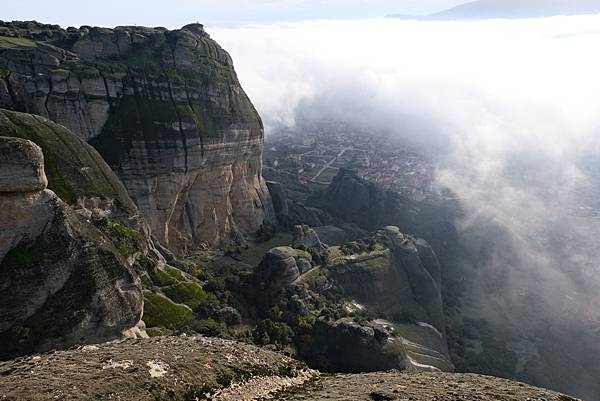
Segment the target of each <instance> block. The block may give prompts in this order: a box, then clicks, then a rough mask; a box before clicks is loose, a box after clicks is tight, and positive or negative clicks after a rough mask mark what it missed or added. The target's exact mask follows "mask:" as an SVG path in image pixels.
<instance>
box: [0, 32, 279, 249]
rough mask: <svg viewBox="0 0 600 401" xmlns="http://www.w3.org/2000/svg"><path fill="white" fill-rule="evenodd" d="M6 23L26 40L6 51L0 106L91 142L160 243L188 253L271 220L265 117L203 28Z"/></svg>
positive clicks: (0, 70) (1, 61) (0, 63)
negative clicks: (264, 155) (264, 158)
mask: <svg viewBox="0 0 600 401" xmlns="http://www.w3.org/2000/svg"><path fill="white" fill-rule="evenodd" d="M0 28H1V29H2V31H3V32H4V33H3V34H5V35H10V36H19V37H20V41H19V42H18V43H19V45H16V46H11V47H9V48H4V49H0V52H1V54H0V107H4V108H9V109H14V110H20V111H26V112H30V113H34V114H39V115H42V116H46V117H48V118H49V119H51V120H53V121H55V122H58V123H60V124H62V125H64V126H66V127H67V128H69V129H71V130H72V131H73V132H75V133H76V134H77V135H79V136H80V137H81V138H83V139H85V140H87V141H89V142H90V143H91V144H92V145H93V146H94V147H96V148H97V149H98V150H99V151H100V153H101V154H102V156H103V157H104V158H105V159H106V161H107V162H108V163H109V165H110V166H111V167H112V168H113V170H114V171H115V172H116V173H117V175H118V176H119V178H120V179H121V180H122V182H123V183H124V185H125V187H126V188H127V190H128V191H129V194H130V195H131V197H132V198H133V200H134V201H135V202H136V204H137V205H138V207H139V209H140V211H141V212H142V213H143V214H144V216H145V217H146V219H147V221H148V223H149V225H150V227H151V228H152V231H153V235H154V236H155V237H156V238H158V239H159V241H160V242H161V243H162V244H163V245H165V246H167V247H168V248H169V249H171V250H173V251H175V252H177V253H180V254H182V253H185V252H186V250H188V249H191V248H193V247H196V246H198V245H200V244H202V243H205V242H207V243H210V244H212V245H217V244H219V243H222V242H227V241H229V240H230V239H231V238H232V237H234V238H240V233H241V234H244V235H247V234H253V233H254V232H256V231H257V230H258V229H259V228H260V226H261V224H262V223H263V222H264V220H265V219H269V220H270V219H273V218H274V214H273V210H272V204H271V199H270V196H269V194H268V191H267V189H266V185H265V182H264V180H263V178H262V176H261V168H262V161H261V157H262V146H263V127H262V122H261V120H260V117H259V116H258V114H257V112H256V110H255V109H254V107H253V106H252V104H251V103H250V101H249V99H248V97H247V96H246V94H245V93H244V91H243V89H242V88H241V86H240V84H239V82H238V80H237V77H236V74H235V71H234V69H233V63H232V61H231V58H230V57H229V55H228V54H227V53H226V52H225V51H224V50H223V49H221V47H219V45H218V44H217V43H216V42H214V41H213V40H211V39H210V37H209V35H208V34H207V33H206V32H205V31H204V29H203V27H202V25H199V24H192V25H188V26H185V27H183V28H182V29H180V30H175V31H168V30H166V29H164V28H143V27H118V28H115V29H105V28H92V27H81V28H80V29H75V28H69V29H68V30H62V29H60V28H58V27H56V26H51V25H41V24H36V23H2V24H0ZM42 41H43V42H42Z"/></svg>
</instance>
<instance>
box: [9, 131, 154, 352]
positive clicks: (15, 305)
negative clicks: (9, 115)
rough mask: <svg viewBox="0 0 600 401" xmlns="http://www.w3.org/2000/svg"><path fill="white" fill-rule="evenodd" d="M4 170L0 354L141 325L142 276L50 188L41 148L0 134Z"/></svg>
mask: <svg viewBox="0 0 600 401" xmlns="http://www.w3.org/2000/svg"><path fill="white" fill-rule="evenodd" d="M0 171H2V175H1V177H0V299H2V302H1V303H0V343H1V344H2V347H0V358H3V359H4V358H8V357H13V356H15V355H22V354H26V353H31V352H35V351H45V350H49V349H52V348H57V347H68V346H71V345H73V344H78V343H89V342H99V341H106V340H111V339H115V338H119V337H122V336H123V332H124V331H127V330H130V329H132V328H134V327H135V326H137V325H138V323H139V322H140V318H141V314H142V303H143V301H142V290H141V284H140V280H139V277H138V275H137V273H136V272H135V271H134V269H133V268H132V267H131V265H130V263H128V261H127V258H126V257H125V256H124V255H123V254H122V252H121V251H120V250H119V249H117V248H116V247H115V245H114V244H113V243H112V242H111V241H110V238H108V237H107V236H106V234H105V233H103V232H102V231H101V230H99V229H97V228H96V227H95V226H94V225H92V224H90V223H88V222H87V221H86V220H85V218H83V217H82V216H81V215H80V214H78V213H76V212H75V211H74V210H73V209H71V208H70V207H69V206H68V205H67V204H65V203H64V202H63V201H62V200H61V199H60V198H59V197H58V196H56V195H55V193H54V192H52V191H50V190H48V189H46V182H47V179H46V175H45V173H44V160H43V154H42V149H41V148H40V147H38V146H37V145H35V144H34V143H33V142H31V141H28V140H24V139H18V138H14V137H0ZM15 182H17V184H15Z"/></svg>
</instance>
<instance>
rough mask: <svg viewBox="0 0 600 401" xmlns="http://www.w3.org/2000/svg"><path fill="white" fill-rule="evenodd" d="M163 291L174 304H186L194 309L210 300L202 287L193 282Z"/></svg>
mask: <svg viewBox="0 0 600 401" xmlns="http://www.w3.org/2000/svg"><path fill="white" fill-rule="evenodd" d="M162 290H163V292H164V293H165V295H166V296H167V297H169V298H170V299H171V300H173V301H174V302H176V303H179V304H185V305H187V306H189V307H190V308H192V309H196V308H197V307H198V306H200V305H202V304H203V303H205V302H206V301H207V299H208V296H207V295H206V293H205V292H204V290H203V289H202V287H201V286H200V285H199V284H198V283H195V282H193V281H190V282H187V283H177V284H174V285H171V286H169V287H166V288H163V289H162Z"/></svg>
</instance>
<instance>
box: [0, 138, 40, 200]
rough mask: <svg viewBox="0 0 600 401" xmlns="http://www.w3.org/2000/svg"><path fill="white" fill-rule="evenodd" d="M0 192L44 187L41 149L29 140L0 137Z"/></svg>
mask: <svg viewBox="0 0 600 401" xmlns="http://www.w3.org/2000/svg"><path fill="white" fill-rule="evenodd" d="M0 164H1V165H2V170H0V192H35V191H41V190H44V189H46V186H47V185H48V180H47V179H46V174H45V173H44V155H43V154H42V149H41V148H40V147H39V146H37V145H35V144H34V143H32V142H30V141H23V140H20V139H17V138H9V137H0Z"/></svg>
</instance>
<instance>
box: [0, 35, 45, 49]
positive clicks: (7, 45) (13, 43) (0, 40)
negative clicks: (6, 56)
mask: <svg viewBox="0 0 600 401" xmlns="http://www.w3.org/2000/svg"><path fill="white" fill-rule="evenodd" d="M14 47H37V43H35V42H34V41H32V40H29V39H24V38H14V37H10V36H0V49H11V48H14Z"/></svg>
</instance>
